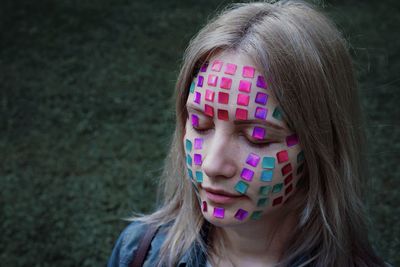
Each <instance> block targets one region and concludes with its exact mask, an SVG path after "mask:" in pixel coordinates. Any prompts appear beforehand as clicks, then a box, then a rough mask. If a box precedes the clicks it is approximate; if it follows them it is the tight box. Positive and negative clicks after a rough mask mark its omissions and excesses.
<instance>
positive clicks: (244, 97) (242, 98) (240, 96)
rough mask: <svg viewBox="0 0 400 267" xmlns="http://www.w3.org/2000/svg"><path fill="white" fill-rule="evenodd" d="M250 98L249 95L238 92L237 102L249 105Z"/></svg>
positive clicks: (241, 104)
mask: <svg viewBox="0 0 400 267" xmlns="http://www.w3.org/2000/svg"><path fill="white" fill-rule="evenodd" d="M249 99H250V97H249V96H248V95H244V94H238V96H237V104H238V105H240V106H247V105H249Z"/></svg>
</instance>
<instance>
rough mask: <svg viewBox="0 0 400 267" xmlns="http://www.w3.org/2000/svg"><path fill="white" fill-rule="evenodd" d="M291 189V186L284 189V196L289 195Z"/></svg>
mask: <svg viewBox="0 0 400 267" xmlns="http://www.w3.org/2000/svg"><path fill="white" fill-rule="evenodd" d="M292 189H293V185H292V184H290V185H289V186H288V187H287V188H286V189H285V195H287V194H289V193H290V192H291V191H292Z"/></svg>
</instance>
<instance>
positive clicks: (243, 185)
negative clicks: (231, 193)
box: [235, 181, 249, 194]
mask: <svg viewBox="0 0 400 267" xmlns="http://www.w3.org/2000/svg"><path fill="white" fill-rule="evenodd" d="M248 188H249V185H248V184H247V183H245V182H243V181H239V182H237V184H236V185H235V190H236V191H238V192H239V193H240V194H245V193H246V191H247V189H248Z"/></svg>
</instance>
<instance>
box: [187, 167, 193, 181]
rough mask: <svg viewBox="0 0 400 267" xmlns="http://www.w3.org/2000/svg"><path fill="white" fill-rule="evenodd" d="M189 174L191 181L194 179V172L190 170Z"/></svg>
mask: <svg viewBox="0 0 400 267" xmlns="http://www.w3.org/2000/svg"><path fill="white" fill-rule="evenodd" d="M188 174H189V177H190V178H191V179H193V172H192V170H191V169H188Z"/></svg>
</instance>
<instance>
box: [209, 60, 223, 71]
mask: <svg viewBox="0 0 400 267" xmlns="http://www.w3.org/2000/svg"><path fill="white" fill-rule="evenodd" d="M222 65H223V62H222V61H221V60H215V61H214V63H213V64H212V67H211V70H213V71H217V72H219V71H220V70H221V69H222Z"/></svg>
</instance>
